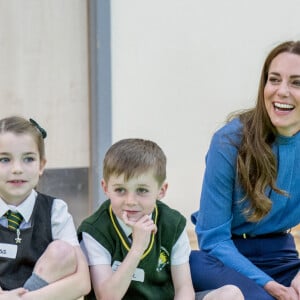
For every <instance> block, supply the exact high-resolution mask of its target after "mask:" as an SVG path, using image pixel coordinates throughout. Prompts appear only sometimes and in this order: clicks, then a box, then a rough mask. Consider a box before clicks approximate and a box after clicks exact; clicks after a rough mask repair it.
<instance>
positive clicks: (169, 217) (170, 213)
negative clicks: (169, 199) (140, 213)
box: [156, 200, 186, 226]
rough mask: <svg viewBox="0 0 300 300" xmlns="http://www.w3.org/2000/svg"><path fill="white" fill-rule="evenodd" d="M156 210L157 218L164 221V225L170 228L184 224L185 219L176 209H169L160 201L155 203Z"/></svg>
mask: <svg viewBox="0 0 300 300" xmlns="http://www.w3.org/2000/svg"><path fill="white" fill-rule="evenodd" d="M156 205H157V209H158V217H159V219H160V220H163V221H164V224H167V225H168V226H172V224H177V223H184V224H185V223H186V218H185V217H184V216H183V215H182V214H181V213H180V212H179V211H178V210H176V209H174V208H171V207H170V206H168V205H167V204H165V203H163V202H162V201H160V200H157V201H156Z"/></svg>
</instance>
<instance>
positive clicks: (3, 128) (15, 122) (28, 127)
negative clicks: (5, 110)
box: [0, 116, 45, 159]
mask: <svg viewBox="0 0 300 300" xmlns="http://www.w3.org/2000/svg"><path fill="white" fill-rule="evenodd" d="M35 124H37V123H36V122H35V121H34V122H31V121H28V120H26V119H24V118H22V117H19V116H12V117H7V118H4V119H1V120H0V134H2V133H5V132H13V133H15V134H30V135H31V136H32V137H33V139H34V140H35V142H36V144H37V147H38V151H39V155H40V159H45V143H44V136H45V134H42V132H41V131H40V129H39V128H38V127H37V125H35ZM38 126H39V125H38Z"/></svg>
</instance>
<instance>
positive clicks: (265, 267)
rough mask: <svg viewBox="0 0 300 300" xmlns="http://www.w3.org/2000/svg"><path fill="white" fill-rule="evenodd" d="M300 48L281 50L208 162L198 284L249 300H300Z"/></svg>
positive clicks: (196, 257) (198, 216) (198, 218)
mask: <svg viewBox="0 0 300 300" xmlns="http://www.w3.org/2000/svg"><path fill="white" fill-rule="evenodd" d="M299 131H300V42H299V41H297V42H294V41H288V42H284V43H282V44H280V45H278V46H277V47H275V48H274V49H273V50H272V51H271V52H270V53H269V55H268V56H267V58H266V60H265V63H264V65H263V69H262V73H261V78H260V84H259V89H258V96H257V102H256V106H255V107H254V108H252V109H249V110H246V111H242V112H237V113H234V114H232V115H231V116H230V118H229V119H228V122H227V123H226V125H225V126H224V127H222V128H221V129H219V130H218V131H217V132H216V133H215V134H214V136H213V138H212V141H211V145H210V148H209V151H208V153H207V156H206V170H205V175H204V180H203V185H202V193H201V199H200V204H201V209H200V210H199V211H198V212H197V213H195V214H193V216H192V220H193V222H194V223H195V224H196V233H197V236H198V241H199V247H200V249H201V250H200V251H194V252H192V254H191V258H190V265H191V272H192V277H193V284H194V287H195V289H196V291H197V290H201V289H202V288H203V287H205V289H208V288H211V289H213V288H217V287H219V286H222V285H224V284H234V285H236V286H238V287H239V288H240V289H241V290H242V292H243V294H244V297H245V299H251V300H253V299H258V300H264V299H284V300H285V299H300V274H299V275H297V274H298V270H299V268H300V260H299V258H298V252H297V250H296V247H295V243H294V238H293V236H292V235H291V234H290V229H291V228H292V227H294V226H295V225H297V224H299V223H300V205H299V201H300V185H299V183H300V172H299V170H300V133H299Z"/></svg>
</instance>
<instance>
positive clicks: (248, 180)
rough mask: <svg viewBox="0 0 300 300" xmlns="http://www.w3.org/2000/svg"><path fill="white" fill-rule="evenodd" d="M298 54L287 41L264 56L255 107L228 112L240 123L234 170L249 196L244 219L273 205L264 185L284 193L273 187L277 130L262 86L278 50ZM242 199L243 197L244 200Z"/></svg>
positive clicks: (294, 43) (295, 45)
mask: <svg viewBox="0 0 300 300" xmlns="http://www.w3.org/2000/svg"><path fill="white" fill-rule="evenodd" d="M283 52H288V53H293V54H297V55H300V41H287V42H284V43H282V44H280V45H278V46H277V47H275V48H274V49H273V50H272V51H271V52H270V53H269V55H268V56H267V58H266V60H265V62H264V65H263V68H262V71H261V77H260V83H259V88H258V95H257V100H256V105H255V107H254V108H252V109H249V110H246V111H242V112H237V113H234V114H231V115H230V117H229V118H228V120H230V119H232V118H233V117H239V118H240V120H241V122H242V124H243V133H242V141H241V144H240V146H239V149H238V157H237V172H238V179H239V181H240V184H241V185H242V187H243V188H244V190H245V193H246V194H245V198H244V199H246V198H248V199H250V203H249V206H248V208H247V209H246V210H245V211H244V213H245V215H246V216H247V219H248V220H249V221H251V222H257V221H259V220H261V219H262V218H263V217H265V216H266V215H267V214H268V212H269V211H270V209H271V207H272V201H271V200H270V198H268V196H267V195H266V193H265V192H266V189H267V187H270V188H271V189H272V190H274V191H276V192H277V193H280V194H283V195H286V196H287V193H286V192H285V191H283V190H281V189H279V188H278V187H277V186H276V179H277V163H276V158H275V155H274V153H273V152H272V148H271V147H272V143H273V142H274V140H275V137H276V134H277V131H276V128H275V127H274V126H273V124H272V123H271V120H270V118H269V115H268V113H267V110H266V107H265V102H264V88H265V85H266V82H267V79H268V72H269V68H270V64H271V62H272V61H273V59H274V58H275V57H276V56H277V55H279V54H280V53H283ZM244 199H243V200H244Z"/></svg>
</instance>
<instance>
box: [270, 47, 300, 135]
mask: <svg viewBox="0 0 300 300" xmlns="http://www.w3.org/2000/svg"><path fill="white" fill-rule="evenodd" d="M264 98H265V105H266V109H267V112H268V115H269V117H270V119H271V122H272V124H273V125H274V126H275V127H276V129H277V131H278V133H279V134H281V135H284V136H292V135H294V134H295V133H297V132H298V131H299V130H300V56H299V55H296V54H293V53H288V52H284V53H281V54H279V55H278V56H277V57H275V58H274V59H273V61H272V63H271V65H270V69H269V73H268V80H267V83H266V85H265V89H264Z"/></svg>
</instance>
